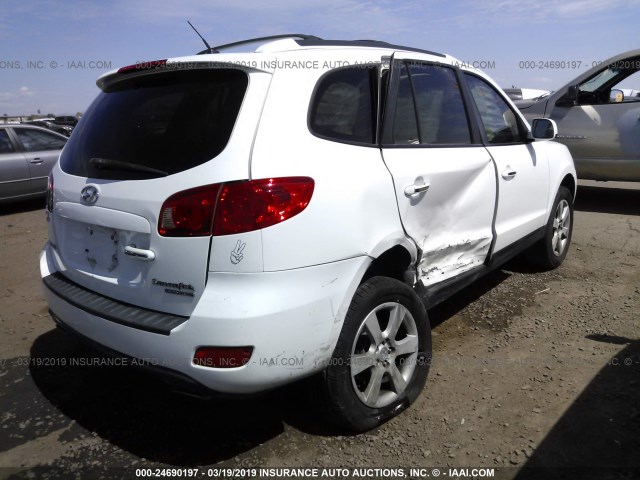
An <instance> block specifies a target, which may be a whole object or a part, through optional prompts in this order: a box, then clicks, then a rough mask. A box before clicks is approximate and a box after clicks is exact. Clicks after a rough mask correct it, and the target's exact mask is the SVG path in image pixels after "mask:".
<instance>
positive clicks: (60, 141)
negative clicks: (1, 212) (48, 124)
mask: <svg viewBox="0 0 640 480" xmlns="http://www.w3.org/2000/svg"><path fill="white" fill-rule="evenodd" d="M66 142H67V137H65V136H63V135H60V134H58V133H55V132H52V131H50V130H47V129H44V128H41V127H37V126H33V125H0V201H1V202H5V201H14V200H22V199H28V198H32V197H37V196H42V195H44V194H45V193H46V190H47V177H48V176H49V172H50V171H51V169H52V168H53V165H54V164H55V163H56V161H57V160H58V157H59V156H60V151H61V150H62V147H64V145H65V143H66Z"/></svg>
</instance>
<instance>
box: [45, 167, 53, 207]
mask: <svg viewBox="0 0 640 480" xmlns="http://www.w3.org/2000/svg"><path fill="white" fill-rule="evenodd" d="M45 206H46V209H47V211H49V212H53V173H51V172H49V180H47V201H46V204H45Z"/></svg>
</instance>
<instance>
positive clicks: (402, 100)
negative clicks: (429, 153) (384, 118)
mask: <svg viewBox="0 0 640 480" xmlns="http://www.w3.org/2000/svg"><path fill="white" fill-rule="evenodd" d="M393 143H395V144H422V145H447V144H457V145H459V144H469V143H471V135H470V133H469V122H468V118H467V113H466V111H465V108H464V103H463V101H462V95H461V93H460V87H459V85H458V81H457V79H456V76H455V73H454V71H453V70H452V69H451V68H447V67H442V66H438V65H429V64H420V63H411V64H404V65H402V67H401V70H400V75H399V84H398V94H397V99H396V110H395V114H394V121H393Z"/></svg>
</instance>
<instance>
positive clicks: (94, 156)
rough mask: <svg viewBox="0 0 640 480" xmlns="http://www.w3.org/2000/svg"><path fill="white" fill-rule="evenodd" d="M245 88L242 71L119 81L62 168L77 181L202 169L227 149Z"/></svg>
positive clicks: (73, 141)
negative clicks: (74, 176)
mask: <svg viewBox="0 0 640 480" xmlns="http://www.w3.org/2000/svg"><path fill="white" fill-rule="evenodd" d="M247 84H248V78H247V75H246V74H245V73H244V72H242V71H239V70H231V69H208V70H203V69H193V70H181V71H176V72H163V73H160V74H151V75H144V76H133V77H131V78H125V79H123V80H119V81H116V82H114V83H112V84H110V85H108V86H107V87H106V88H105V90H104V91H103V92H102V93H101V94H100V95H99V96H98V98H96V100H95V101H94V102H93V104H92V105H91V107H90V108H89V109H88V110H87V112H86V114H85V115H84V118H83V119H82V122H80V124H79V125H78V127H77V128H76V130H75V131H74V133H73V135H72V136H71V138H70V140H69V142H68V143H67V146H66V149H65V150H64V153H63V155H62V157H61V158H60V167H61V168H62V170H63V171H65V172H66V173H69V174H71V175H77V176H80V177H88V178H94V179H109V180H140V179H150V178H158V177H163V176H167V175H172V174H175V173H178V172H182V171H184V170H188V169H190V168H193V167H195V166H198V165H201V164H203V163H205V162H207V161H209V160H211V159H213V158H215V157H216V156H217V155H218V154H219V153H220V152H222V150H224V148H225V146H226V144H227V142H228V141H229V137H230V136H231V132H232V130H233V126H234V124H235V121H236V117H237V116H238V112H239V110H240V106H241V104H242V99H243V98H244V94H245V91H246V89H247Z"/></svg>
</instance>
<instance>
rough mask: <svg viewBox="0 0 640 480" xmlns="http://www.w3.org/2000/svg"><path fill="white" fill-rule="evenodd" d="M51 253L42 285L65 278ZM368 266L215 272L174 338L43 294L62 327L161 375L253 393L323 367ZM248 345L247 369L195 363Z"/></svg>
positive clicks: (45, 254) (351, 263)
mask: <svg viewBox="0 0 640 480" xmlns="http://www.w3.org/2000/svg"><path fill="white" fill-rule="evenodd" d="M52 248H53V247H51V245H50V244H47V245H46V246H45V248H44V250H43V251H42V253H41V256H40V273H41V276H42V278H43V281H45V280H44V279H47V278H48V277H50V276H51V275H54V274H56V275H61V274H62V275H63V274H64V272H57V271H56V268H55V266H54V265H55V264H54V262H53V261H52V259H51V255H52ZM368 265H369V258H368V257H366V256H362V257H356V258H352V259H348V260H343V261H339V262H333V263H329V264H324V265H318V266H313V267H306V268H300V269H295V270H287V271H281V272H271V273H266V272H265V273H250V274H233V273H214V272H209V274H208V281H207V286H206V288H205V290H204V292H203V294H202V296H201V298H200V299H199V300H198V304H197V305H196V306H195V309H194V311H193V313H192V315H191V316H190V317H189V318H188V319H186V320H185V321H183V322H181V323H179V324H178V325H177V326H174V327H173V328H171V329H170V331H168V334H166V333H161V332H153V331H148V330H143V329H141V328H139V327H138V326H136V325H131V324H128V325H127V324H123V322H116V321H114V318H105V317H108V316H109V315H107V314H101V313H100V310H96V309H90V308H86V307H85V305H84V304H82V303H81V302H77V301H73V298H69V297H66V298H65V296H64V295H60V294H59V292H57V293H56V292H55V289H51V288H50V286H49V287H47V286H45V287H44V294H45V297H46V299H47V302H48V304H49V308H50V310H51V312H52V313H53V315H54V317H55V319H56V321H57V323H58V324H59V325H60V326H61V327H62V328H63V329H65V330H67V331H71V332H74V333H75V334H77V335H80V336H81V337H83V338H84V339H88V340H89V341H90V342H94V343H96V344H98V345H100V346H102V347H105V348H106V349H108V350H109V351H110V352H116V353H117V354H123V355H125V356H128V357H132V358H136V359H139V360H142V361H144V362H145V363H146V364H148V365H149V366H152V367H155V368H156V370H158V371H168V372H169V373H175V374H177V375H178V376H179V377H186V378H187V383H189V380H193V381H194V382H195V384H196V385H203V386H204V387H206V388H208V389H211V390H214V391H216V392H221V393H231V394H247V393H257V392H260V391H264V390H268V389H271V388H274V387H277V386H279V385H283V384H286V383H290V382H292V381H295V380H297V379H299V378H303V377H305V376H309V375H311V374H313V373H314V372H317V371H319V370H321V369H322V368H324V366H325V365H326V364H327V362H328V361H329V359H330V358H331V355H332V354H333V350H334V348H335V344H336V341H337V338H338V335H339V333H340V329H341V328H342V323H343V321H344V317H345V315H346V312H347V309H348V307H349V303H350V301H351V298H352V297H353V294H354V293H355V290H356V288H357V286H358V283H359V281H360V279H361V278H362V275H363V274H364V272H365V270H366V268H367V266H368ZM80 288H82V287H80ZM88 294H91V292H88ZM93 295H95V294H93ZM94 300H95V299H94ZM107 300H109V299H107ZM112 301H113V300H112ZM131 308H134V309H135V308H136V307H131ZM129 313H131V312H129ZM110 315H111V317H113V315H114V314H113V311H111V314H110ZM246 345H250V346H253V347H254V351H253V355H252V357H251V360H250V361H249V363H248V364H246V365H243V366H239V367H236V368H225V369H216V368H208V367H203V366H199V365H194V364H193V363H192V359H193V355H194V353H195V351H196V349H197V348H198V347H200V346H219V347H224V346H229V347H234V346H236V347H237V346H246Z"/></svg>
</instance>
